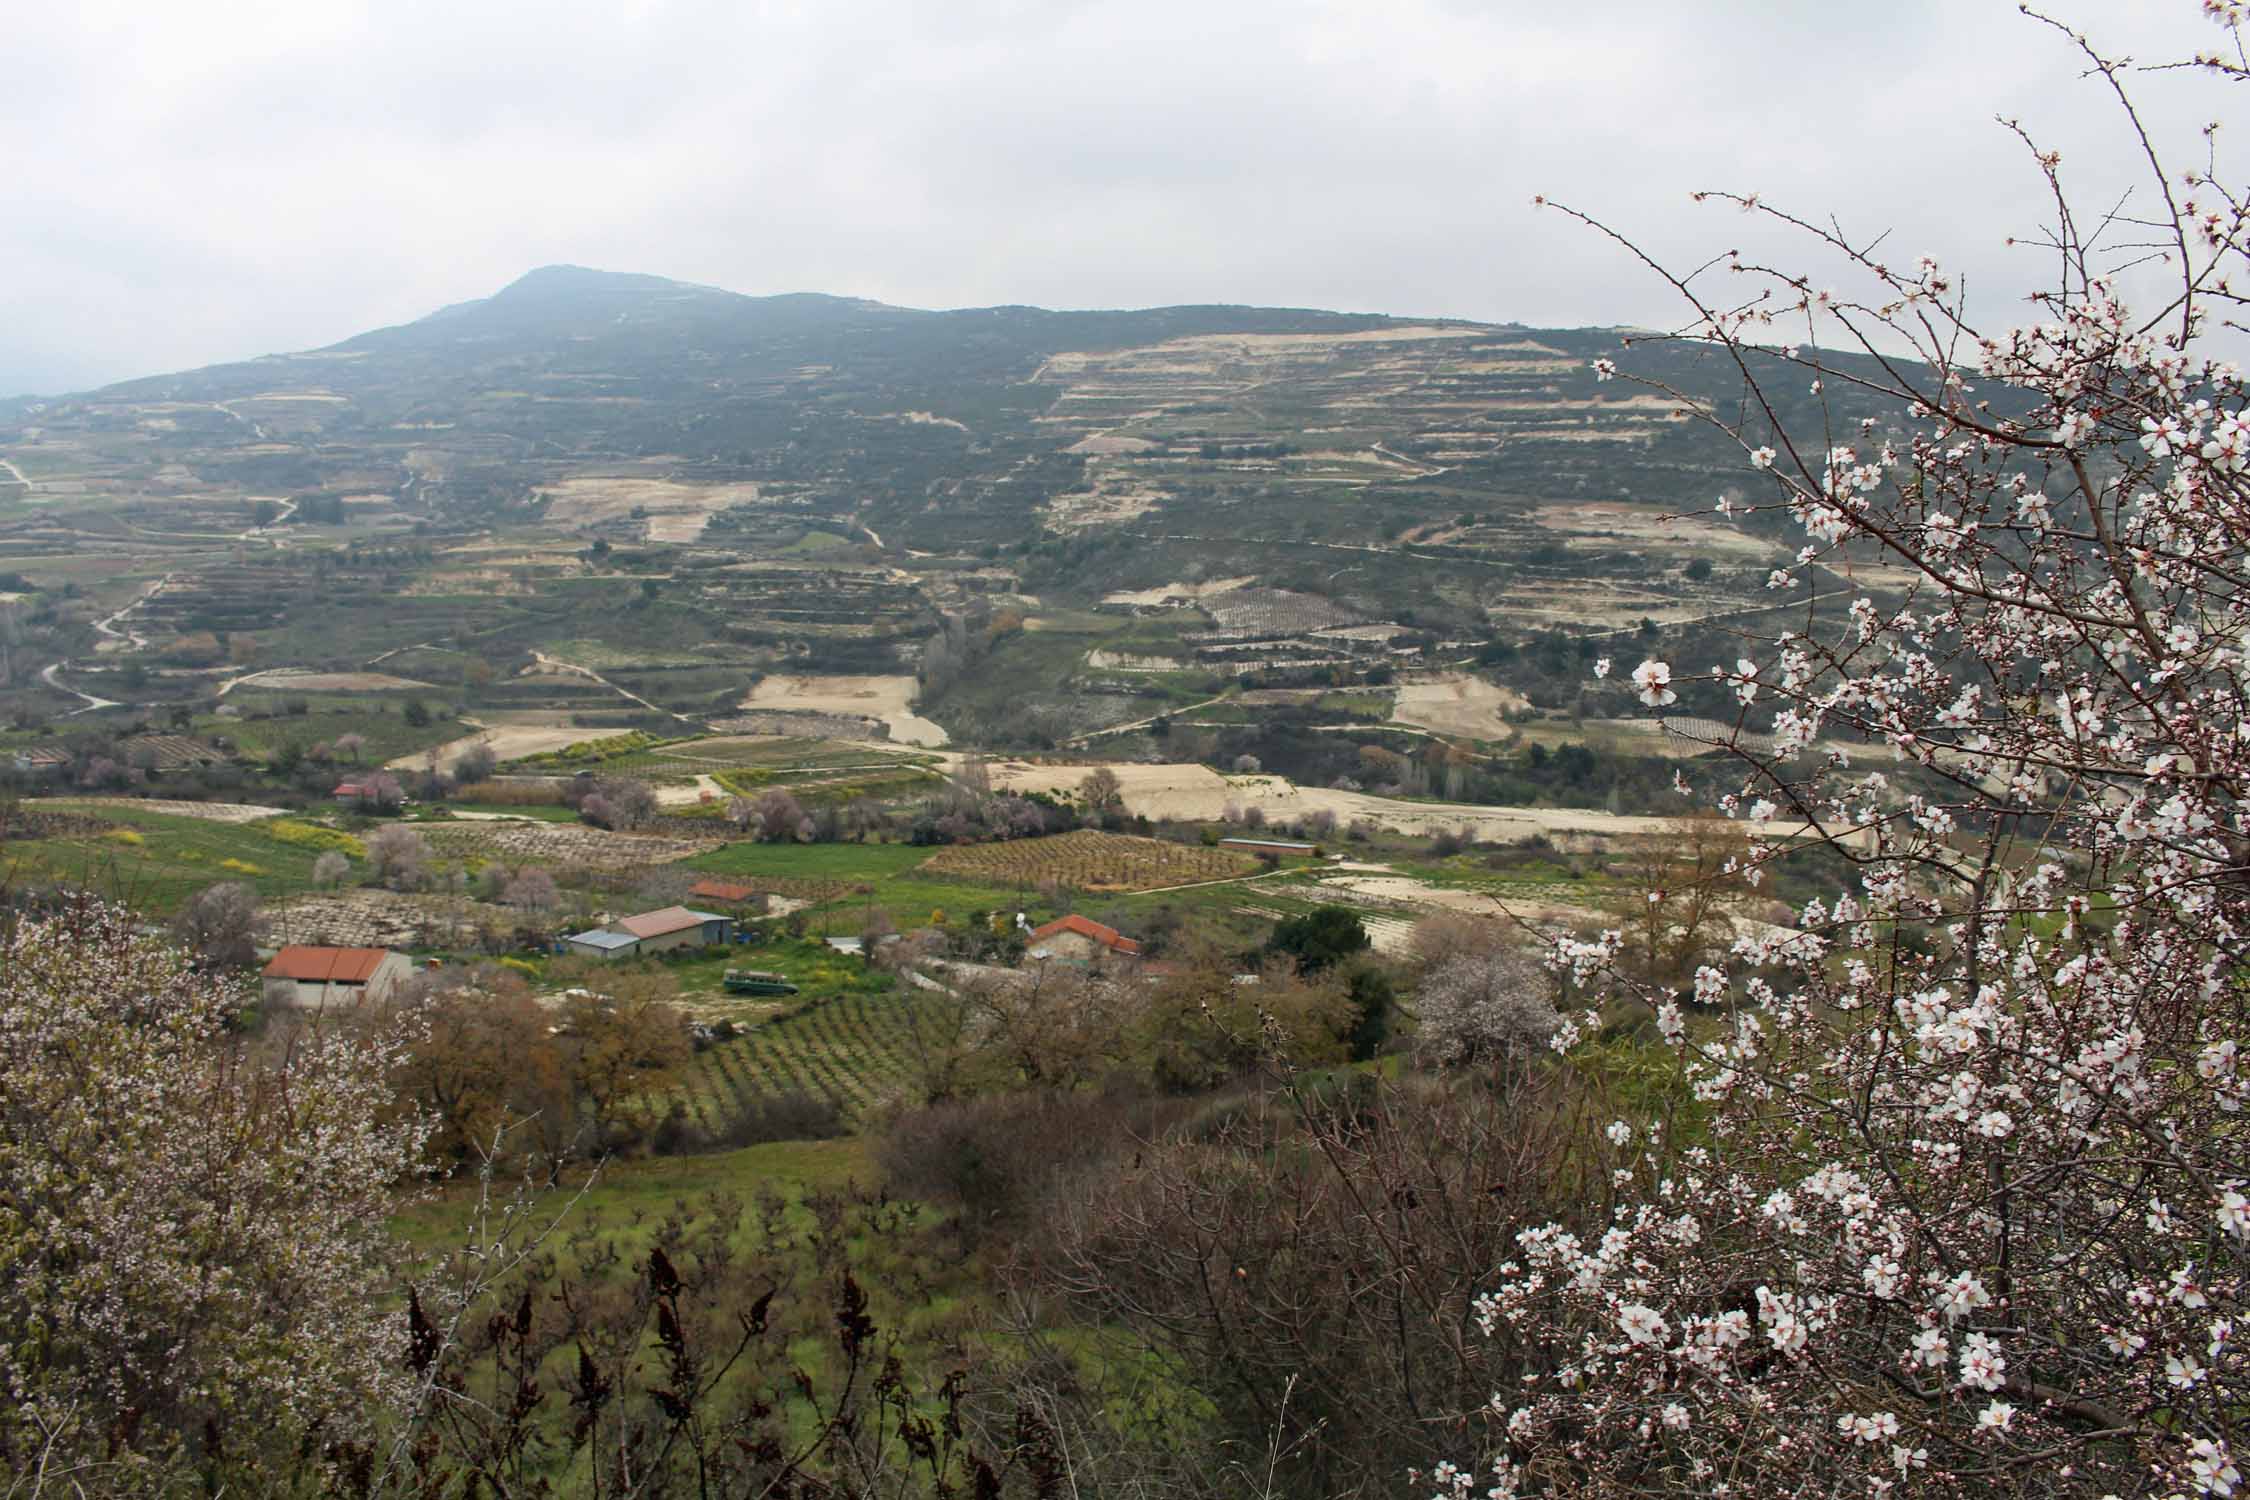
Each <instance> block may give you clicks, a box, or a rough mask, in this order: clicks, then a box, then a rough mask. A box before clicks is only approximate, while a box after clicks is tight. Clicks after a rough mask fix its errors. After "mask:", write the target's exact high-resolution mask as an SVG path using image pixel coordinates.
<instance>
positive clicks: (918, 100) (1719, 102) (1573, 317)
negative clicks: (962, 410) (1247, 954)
mask: <svg viewBox="0 0 2250 1500" xmlns="http://www.w3.org/2000/svg"><path fill="white" fill-rule="evenodd" d="M2077 8H2078V9H2079V10H2081V11H2083V12H2085V14H2084V16H2083V20H2084V22H2085V24H2087V25H2088V26H2090V27H2092V28H2094V29H2095V30H2096V32H2097V34H2099V35H2102V36H2104V37H2108V38H2112V39H2120V40H2121V41H2122V44H2123V45H2125V46H2126V47H2127V48H2128V49H2129V50H2132V51H2134V52H2136V53H2138V54H2141V55H2142V56H2144V57H2146V58H2151V59H2153V58H2155V57H2158V56H2163V55H2173V54H2177V53H2180V52H2183V51H2186V50H2188V49H2189V48H2192V47H2194V46H2197V45H2203V44H2206V42H2207V40H2208V38H2209V36H2210V35H2211V33H2210V31H2209V29H2208V28H2207V27H2206V26H2205V25H2203V24H2202V23H2201V22H2200V21H2199V20H2198V19H2197V18H2196V17H2195V16H2194V15H2193V13H2192V11H2193V7H2192V6H2187V5H2183V4H2178V3H2158V0H2131V3H2120V4H2110V5H2102V6H2091V5H2086V6H2080V7H2077ZM11 29H12V30H14V31H15V32H16V33H18V34H17V35H16V36H15V37H14V38H12V42H13V45H12V47H11V51H12V52H13V53H14V56H15V58H16V59H17V61H16V62H15V63H13V64H11V69H10V74H11V85H10V88H9V89H8V90H5V91H0V147H4V148H5V149H4V151H0V158H4V159H5V160H6V161H7V162H8V163H9V173H8V177H9V189H10V190H9V192H8V194H7V201H6V209H7V212H6V214H5V216H4V217H0V287H5V288H6V291H5V293H4V295H0V391H7V390H15V389H41V390H54V389H63V388H72V387H79V386H84V385H87V384H91V383H94V382H97V381H100V380H107V379H117V378H123V377H126V376H130V375H135V374H142V373H148V372H152V371H156V370H162V369H169V368H175V367H179V366H184V365H192V364H200V363H207V362H210V361H214V360H219V359H225V358H236V357H241V356H245V355H251V354H256V353H261V352H265V351H268V350H274V349H284V348H300V347H306V346H309V345H313V344H318V343H323V342H327V341H330V340H333V339H337V338H341V337H345V336H347V335H349V334H351V333H354V332H357V331H359V330H360V329H362V328H365V327H370V326H374V325H377V324H382V323H389V322H397V321H402V320H405V319H408V318H412V317H416V316H419V315H420V314H422V313H424V312H427V311H429V310H431V309H432V308H435V307H437V306H439V305H441V304H443V303H447V302H452V301H458V300H461V299H463V298H467V297H474V296H479V295H482V294H484V293H486V292H489V291H491V290H493V289H495V288H496V287H498V286H499V285H501V284H503V283H504V282H506V281H508V280H510V279H512V278H513V277H514V276H516V275H518V274H520V273H521V272H522V271H524V270H526V269H528V268H530V267H532V266H535V265H540V264H545V263H550V262H555V261H574V262H578V263H582V264H590V265H597V266H603V267H607V268H611V269H618V270H642V271H652V272H656V273H659V274H665V275H673V276H679V277H682V278H685V279H689V280H695V281H703V282H710V283H713V284H717V285H721V286H727V287H731V288H734V289H736V290H740V291H746V292H774V291H793V290H820V291H832V292H838V293H845V294H853V295H861V296H873V297H880V298H884V299H886V300H890V301H896V302H902V303H909V304H914V305H920V306H958V305H977V304H987V303H995V302H1040V303H1045V304H1049V305H1075V306H1114V305H1146V304H1151V303H1161V302H1213V301H1235V302H1262V303H1287V304H1298V305H1316V306H1328V307H1338V308H1344V309H1351V310H1374V311H1386V312H1403V313H1425V314H1447V315H1453V316H1463V317H1476V318H1489V319H1497V320H1517V321H1523V322H1528V323H1548V324H1576V323H1595V322H1601V323H1611V322H1666V321H1669V320H1671V319H1672V318H1673V316H1674V315H1675V309H1674V307H1673V306H1672V304H1671V303H1670V302H1669V300H1668V298H1667V296H1666V294H1665V293H1664V292H1663V290H1662V288H1661V287H1659V286H1657V285H1656V284H1654V283H1653V282H1652V280H1651V279H1650V278H1649V277H1648V276H1646V275H1645V274H1644V273H1642V272H1639V271H1637V270H1635V269H1634V268H1633V267H1632V266H1631V264H1630V262H1629V261H1628V260H1627V258H1626V257H1625V256H1624V255H1623V254H1622V253H1620V252H1619V251H1617V250H1616V249H1614V247H1611V246H1609V245H1607V244H1605V243H1604V242H1602V241H1601V240H1600V239H1599V238H1598V237H1595V236H1592V235H1590V234H1589V233H1588V232H1586V231H1585V230H1583V229H1580V228H1578V227H1576V226H1574V225H1571V224H1568V223H1567V222H1565V221H1563V220H1561V219H1560V218H1559V217H1557V216H1556V215H1553V214H1551V213H1549V214H1541V213H1538V212H1536V211H1534V210H1533V209H1532V208H1531V206H1530V199H1531V197H1532V195H1533V194H1535V193H1540V192H1545V193H1549V194H1552V195H1555V196H1558V197H1562V198H1566V199H1568V200H1570V201H1572V202H1575V203H1579V204H1581V205H1583V206H1585V207H1587V208H1589V209H1593V210H1596V211H1598V212H1600V213H1602V214H1604V215H1605V216H1607V217H1609V218H1611V219H1613V220H1614V221H1616V222H1617V223H1619V224H1620V225H1621V226H1625V227H1629V228H1631V229H1632V230H1633V231H1634V232H1635V233H1636V234H1638V235H1640V236H1642V237H1644V238H1645V239H1646V240H1647V241H1648V242H1649V243H1650V244H1651V245H1652V247H1654V248H1656V249H1657V250H1659V251H1661V252H1662V253H1664V254H1665V255H1667V256H1669V257H1674V258H1696V259H1700V258H1701V256H1702V255H1704V254H1708V253H1709V252H1711V251H1713V250H1717V249H1723V248H1727V247H1729V246H1730V245H1732V244H1734V243H1737V242H1741V243H1742V245H1743V248H1745V249H1746V250H1750V251H1757V250H1761V249H1765V248H1770V236H1767V235H1765V234H1764V232H1763V231H1761V230H1759V229H1758V227H1757V226H1756V225H1754V224H1752V223H1750V222H1749V221H1746V220H1743V219H1742V218H1741V217H1740V216H1738V215H1732V214H1730V213H1728V212H1726V211H1719V210H1714V209H1712V208H1710V207H1708V206H1706V207H1703V208H1695V207H1692V206H1691V205H1689V203H1688V202H1687V191H1688V189H1690V188H1692V187H1699V186H1735V187H1745V188H1756V189H1758V190H1760V191H1762V192H1764V193H1766V194H1767V195H1768V196H1769V197H1771V198H1773V199H1775V200H1776V201H1784V202H1788V203H1790V204H1793V205H1798V206H1802V207H1805V208H1807V209H1810V210H1812V211H1815V212H1826V211H1829V210H1834V211H1836V212H1837V213H1839V214H1840V215H1841V216H1842V218H1843V221H1844V222H1845V223H1846V224H1847V226H1848V227H1850V228H1851V229H1852V230H1853V232H1854V233H1868V232H1873V231H1875V230H1878V229H1885V228H1887V229H1889V230H1891V232H1892V239H1891V240H1890V241H1889V243H1890V244H1891V245H1893V246H1895V247H1896V248H1897V251H1898V253H1899V254H1901V255H1902V256H1909V257H1910V256H1912V255H1914V254H1917V253H1922V252H1925V251H1927V252H1929V253H1934V254H1937V255H1939V256H1940V257H1941V258H1943V259H1945V260H1946V261H1947V262H1948V264H1950V265H1953V266H1955V267H1957V268H1959V269H1962V270H1964V271H1966V272H1967V273H1968V274H1969V275H1970V277H1971V279H1972V283H1973V284H1975V285H1979V286H1984V285H1989V286H1992V287H2009V286H2013V285H2015V284H2016V283H2019V282H2024V281H2025V280H2026V278H2027V277H2028V276H2029V275H2030V274H2031V272H2032V271H2033V270H2035V269H2036V267H2035V266H2033V265H2031V264H2029V263H2028V257H2026V256H2025V255H2023V254H2022V253H2020V252H2018V253H2013V254H2011V252H2009V251H2008V250H2006V249H2005V247H2004V246H2003V243H2002V242H2003V240H2004V238H2005V236H2007V235H2008V234H2010V233H2016V232H2023V231H2026V230H2028V229H2031V228H2033V227H2035V226H2036V225H2037V223H2038V222H2039V220H2040V217H2041V212H2042V207H2043V205H2042V203H2041V201H2040V198H2039V195H2038V192H2037V187H2038V184H2037V182H2036V179H2035V178H2034V177H2033V176H2032V175H2031V174H2030V173H2029V172H2028V171H2027V169H2026V167H2025V165H2024V163H2023V161H2022V156H2021V151H2020V148H2017V147H2016V146H2015V144H2014V143H2013V142H2012V141H2011V140H2010V139H2009V138H2008V137H2007V136H2006V134H2005V133H2004V132H2003V131H2001V130H2000V129H1999V128H1998V127H1997V126H1995V125H1994V124H1993V123H1992V116H1993V115H1994V114H1995V113H2009V114H2020V115H2021V116H2023V117H2024V118H2025V120H2026V121H2027V123H2030V124H2032V125H2033V126H2035V127H2036V128H2038V129H2040V130H2041V131H2042V132H2043V134H2044V135H2045V136H2046V137H2047V138H2048V139H2051V140H2053V141H2054V142H2055V143H2056V144H2058V145H2059V146H2060V147H2061V148H2062V149H2063V150H2064V151H2065V154H2066V165H2068V166H2069V167H2071V168H2072V169H2073V170H2084V171H2085V172H2087V173H2088V174H2089V175H2090V177H2091V178H2092V179H2093V180H2096V181H2102V182H2107V181H2109V180H2111V179H2115V180H2119V181H2122V180H2123V177H2124V175H2125V174H2127V173H2128V172H2129V171H2130V170H2131V169H2132V163H2131V162H2130V160H2129V158H2127V157H2126V156H2125V155H2124V154H2123V153H2122V151H2121V138H2120V136H2119V134H2118V132H2117V131H2116V130H2115V129H2114V128H2113V126H2114V120H2113V119H2111V118H2110V117H2109V116H2108V115H2107V114H2105V109H2106V105H2105V102H2104V101H2103V100H2102V99H2101V98H2100V96H2099V94H2098V91H2097V90H2096V89H2095V88H2094V87H2093V86H2092V85H2089V84H2087V83H2084V82H2082V81H2080V80H2079V79H2078V78H2077V77H2076V69H2075V68H2074V67H2073V65H2072V60H2071V58H2070V56H2069V55H2068V53H2067V50H2066V49H2065V48H2064V47H2063V46H2061V44H2060V42H2059V39H2057V38H2055V37H2053V36H2051V35H2049V34H2046V33H2044V32H2042V31H2041V30H2040V29H2039V28H2037V27H2035V26H2033V25H2032V24H2031V23H2028V22H2026V21H2024V20H2022V19H2021V18H2020V17H2018V16H2017V15H2016V14H2015V10H2014V7H2013V6H2012V5H2008V4H2004V3H1998V0H1910V3H1897V4H1886V5H1856V6H1854V5H1829V4H1817V3H1783V0H1764V3H1748V0H1744V3H1735V4H1706V5H1701V6H1681V5H1677V4H1672V5H1665V4H1655V3H1639V0H1620V3H1613V4H1609V5H1602V6H1577V7H1560V6H1555V5H1552V4H1549V3H1540V4H1532V3H1528V0H1526V3H1487V4H1473V3H1465V0H1392V3H1386V4H1382V5H1369V4H1365V3H1343V0H1335V3H1285V0H1195V3H1187V0H1141V3H1107V0H1105V3H1098V4H1097V3H1080V4H1015V3H1002V0H972V3H956V4H947V5H931V4H906V3H880V0H868V3H859V4H847V3H838V4H811V3H804V4H780V3H769V4H722V3H684V0H671V3H667V0H649V3H643V4H604V5H600V6H594V5H577V4H555V3H544V4H532V3H528V0H485V3H479V4H476V5H458V4H445V5H439V4H435V3H399V4H374V3H370V4H359V5H347V4H331V3H322V0H303V3H272V4H256V5H251V4H241V5H226V6H219V5H190V6H167V7H148V6H142V5H133V4H124V3H88V4H81V5H74V6H54V7H41V8H39V9H38V10H37V11H35V12H32V13H30V14H26V15H21V16H18V17H16V18H13V19H12V21H11ZM2149 87H2150V91H2151V93H2152V95H2168V94H2169V93H2171V92H2173V91H2175V90H2179V89H2183V88H2185V89H2186V90H2187V91H2188V92H2190V93H2193V92H2194V90H2193V85H2192V81H2185V80H2180V79H2177V78H2172V79H2166V80H2161V81H2154V82H2152V83H2151V84H2150V86H2149ZM2205 97H2206V98H2207V97H2208V95H2207V94H2206V95H2205ZM2215 107H2216V106H2213V105H2210V104H2208V103H2204V102H2202V101H2200V100H2198V101H2197V102H2195V103H2193V104H2188V105H2183V106H2180V107H2179V108H2178V109H2177V110H2175V109H2174V108H2173V107H2172V106H2170V105H2168V104H2167V105H2164V106H2162V107H2161V108H2160V109H2159V111H2158V112H2159V113H2160V114H2162V115H2164V116H2166V118H2167V119H2171V120H2173V121H2174V122H2175V123H2179V122H2191V121H2192V120H2193V118H2194V111H2195V109H2197V108H2204V109H2211V108H2215Z"/></svg>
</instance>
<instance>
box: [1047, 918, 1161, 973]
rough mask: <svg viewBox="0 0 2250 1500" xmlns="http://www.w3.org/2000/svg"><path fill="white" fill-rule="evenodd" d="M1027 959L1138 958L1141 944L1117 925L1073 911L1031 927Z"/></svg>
mask: <svg viewBox="0 0 2250 1500" xmlns="http://www.w3.org/2000/svg"><path fill="white" fill-rule="evenodd" d="M1023 951H1024V957H1026V958H1059V959H1061V960H1063V961H1064V962H1066V963H1096V962H1098V961H1100V960H1102V959H1105V958H1139V957H1140V956H1141V945H1140V944H1139V943H1137V942H1135V941H1133V939H1131V938H1129V937H1127V936H1125V934H1123V933H1122V932H1119V931H1118V930H1117V929H1116V928H1114V927H1105V926H1103V925H1102V924H1101V923H1099V922H1097V921H1095V920H1094V919H1093V918H1091V917H1082V916H1080V915H1078V914H1077V913H1076V912H1072V913H1071V914H1070V915H1069V916H1067V917H1057V918H1056V919H1055V920H1054V921H1052V922H1049V923H1048V924H1047V925H1046V926H1044V927H1034V928H1033V929H1032V930H1031V940H1030V942H1029V943H1028V944H1026V946H1025V947H1024V950H1023Z"/></svg>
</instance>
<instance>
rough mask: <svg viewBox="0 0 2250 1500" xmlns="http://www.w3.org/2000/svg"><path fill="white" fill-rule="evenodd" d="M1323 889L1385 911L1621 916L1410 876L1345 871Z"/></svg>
mask: <svg viewBox="0 0 2250 1500" xmlns="http://www.w3.org/2000/svg"><path fill="white" fill-rule="evenodd" d="M1320 887H1321V889H1322V890H1323V891H1330V892H1334V893H1336V894H1338V895H1340V896H1342V897H1343V898H1344V899H1345V901H1346V902H1347V904H1350V905H1355V906H1364V905H1372V906H1373V907H1374V908H1375V909H1376V910H1379V911H1403V912H1406V913H1409V914H1414V915H1426V914H1429V913H1433V912H1444V911H1458V912H1467V913H1468V914H1470V915H1471V916H1478V917H1502V918H1514V919H1516V920H1519V921H1525V922H1585V921H1609V922H1614V921H1615V920H1616V913H1614V912H1611V911H1607V910H1605V909H1603V908H1601V907H1598V906H1571V905H1567V904H1564V903H1562V902H1556V901H1543V900H1537V899H1525V898H1520V897H1513V896H1510V897H1505V898H1503V897H1500V896H1494V895H1490V894H1487V893H1486V892H1483V891H1464V890H1456V889H1453V888H1451V887H1448V886H1442V885H1431V884H1430V883H1428V882H1427V881H1422V880H1416V879H1414V878H1413V877H1412V876H1409V875H1373V874H1360V873H1352V874H1343V875H1332V876H1328V877H1326V878H1324V879H1322V881H1321V882H1320Z"/></svg>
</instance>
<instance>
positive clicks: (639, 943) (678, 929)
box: [563, 906, 734, 958]
mask: <svg viewBox="0 0 2250 1500" xmlns="http://www.w3.org/2000/svg"><path fill="white" fill-rule="evenodd" d="M733 929H734V921H733V919H732V918H730V917H722V916H720V915H719V914H718V913H716V912H708V911H690V910H689V909H688V908H686V907H684V906H667V907H665V908H664V909H663V910H661V911H644V912H642V913H640V914H639V915H637V916H631V917H625V918H622V919H620V920H618V921H615V922H612V923H610V924H609V925H608V926H607V927H597V928H594V929H593V930H592V931H590V932H579V933H573V934H572V935H571V936H569V937H567V938H564V939H563V943H564V945H565V946H567V947H568V948H569V949H570V950H571V951H572V952H574V953H581V954H586V955H588V956H590V957H593V958H638V957H642V956H644V955H647V954H650V953H663V952H666V951H668V950H670V949H673V948H709V947H714V946H717V945H718V944H721V943H724V942H726V941H727V940H728V938H729V937H731V936H732V935H733Z"/></svg>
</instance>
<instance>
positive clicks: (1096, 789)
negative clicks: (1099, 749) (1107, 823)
mask: <svg viewBox="0 0 2250 1500" xmlns="http://www.w3.org/2000/svg"><path fill="white" fill-rule="evenodd" d="M1078 798H1079V800H1080V801H1081V802H1083V803H1085V804H1086V810H1087V811H1088V812H1090V813H1093V814H1095V815H1096V816H1097V817H1101V816H1106V815H1108V814H1110V813H1113V812H1116V811H1119V810H1120V809H1122V808H1123V807H1124V806H1125V784H1124V783H1123V782H1122V781H1119V780H1118V779H1117V773H1116V772H1115V771H1112V770H1111V769H1110V768H1109V767H1107V766H1099V767H1096V768H1095V769H1094V770H1092V771H1089V772H1087V773H1086V779H1085V780H1083V781H1081V782H1079V783H1078Z"/></svg>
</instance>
